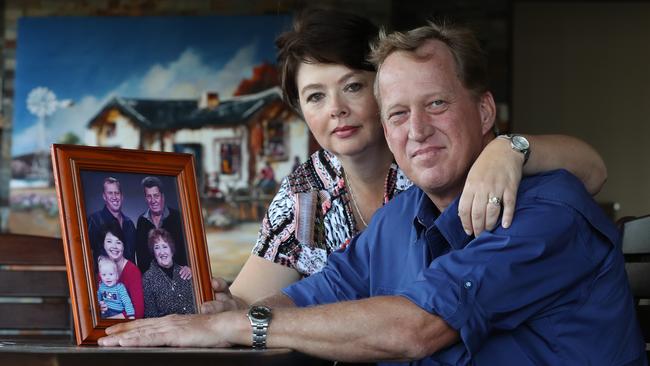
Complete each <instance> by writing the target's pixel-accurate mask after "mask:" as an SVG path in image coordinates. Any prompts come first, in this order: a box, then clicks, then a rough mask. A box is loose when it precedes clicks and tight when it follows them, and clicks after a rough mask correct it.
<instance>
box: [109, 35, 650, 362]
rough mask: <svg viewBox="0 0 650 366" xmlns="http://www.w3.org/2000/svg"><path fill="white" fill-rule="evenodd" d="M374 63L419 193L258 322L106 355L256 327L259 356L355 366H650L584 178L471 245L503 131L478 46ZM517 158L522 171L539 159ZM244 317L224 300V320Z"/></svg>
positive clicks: (242, 338) (132, 329) (184, 329)
mask: <svg viewBox="0 0 650 366" xmlns="http://www.w3.org/2000/svg"><path fill="white" fill-rule="evenodd" d="M375 57H376V59H375V61H376V62H377V63H378V64H379V69H378V70H379V71H378V75H377V80H376V92H377V94H378V97H379V99H380V102H381V103H380V106H381V115H382V121H383V125H384V130H385V134H386V138H387V141H388V144H389V146H390V148H391V151H392V152H393V154H394V156H395V159H396V161H397V163H398V164H399V165H400V167H401V168H402V169H403V170H404V171H405V172H406V174H407V176H408V177H409V178H410V179H411V180H412V181H413V182H414V183H415V184H416V185H417V187H413V188H411V189H409V190H408V191H406V192H404V193H402V194H401V195H400V196H399V197H397V198H396V199H394V200H393V201H391V202H389V203H388V204H387V205H386V206H384V208H382V209H380V210H379V211H377V213H376V214H375V217H374V218H373V221H372V223H371V224H370V226H369V227H368V228H367V229H366V230H365V231H364V232H363V233H362V234H361V235H360V236H358V237H357V238H355V240H353V242H352V243H351V244H350V245H349V246H348V248H347V249H346V250H345V251H342V252H338V253H335V254H333V255H332V256H331V257H330V259H329V262H328V265H327V266H326V267H325V269H324V270H323V271H322V272H321V273H319V274H315V275H313V276H310V277H309V278H307V279H305V280H303V281H300V282H298V283H296V284H294V285H292V286H290V287H288V288H286V289H285V290H284V295H277V296H274V297H272V298H270V299H267V300H266V301H265V304H267V305H269V306H270V308H265V307H260V306H253V307H252V308H251V311H250V312H249V313H248V317H249V320H250V325H249V324H247V323H248V320H247V319H246V318H245V311H241V310H235V311H226V312H223V313H220V314H216V315H201V316H194V317H171V318H165V319H163V320H162V321H161V323H162V324H160V323H158V322H155V323H153V322H142V323H138V322H136V323H125V324H120V325H118V326H115V327H112V328H109V329H108V330H107V333H108V334H111V335H112V336H110V337H108V338H106V339H102V340H100V344H102V345H115V344H121V345H155V344H166V345H195V346H221V347H223V346H228V345H232V344H244V345H250V344H251V326H252V334H253V336H252V340H253V345H254V346H257V347H263V346H264V345H265V344H266V345H268V346H269V347H290V348H294V349H297V350H299V351H302V352H305V353H309V354H313V355H316V356H320V357H324V358H336V359H339V360H343V361H386V360H397V361H413V360H417V361H415V362H413V363H414V364H418V365H440V364H470V363H471V364H476V365H533V364H540V365H559V364H566V365H584V364H598V365H600V364H602V365H615V364H616V365H623V364H645V362H646V361H645V354H644V345H643V343H642V341H641V336H640V331H639V327H638V324H637V323H636V319H635V316H634V309H633V304H632V299H631V295H630V291H629V286H628V285H627V282H626V276H625V271H624V266H623V260H622V255H621V251H620V247H619V245H620V243H619V241H618V235H617V232H616V229H615V228H614V227H613V225H611V223H610V222H609V220H608V219H607V218H606V217H605V216H604V214H603V213H602V211H601V210H600V209H599V208H598V207H597V205H596V204H595V203H594V202H593V200H592V199H591V197H590V196H589V194H588V193H587V192H586V191H585V190H584V187H583V186H582V185H581V183H580V182H579V181H578V180H577V179H576V178H575V177H573V176H571V175H570V174H568V173H566V172H564V171H561V172H552V173H548V174H544V175H539V176H534V177H530V178H526V179H524V180H523V181H522V184H521V186H520V189H519V196H518V198H517V210H518V212H517V215H516V220H515V221H514V222H513V223H512V225H511V226H510V227H509V228H508V229H504V228H503V227H501V226H498V227H497V228H496V229H494V230H493V231H492V232H484V233H482V234H481V235H480V236H479V237H477V238H474V237H470V236H468V235H467V234H466V233H465V232H464V230H463V227H462V224H461V222H460V219H459V218H458V198H457V197H458V195H459V194H460V192H461V190H462V188H463V184H464V180H465V177H466V175H467V172H468V170H469V168H470V166H471V163H472V162H473V161H474V159H475V158H476V157H477V156H478V154H479V153H480V151H481V150H482V148H483V147H484V146H485V145H486V144H487V143H488V142H489V141H491V140H492V139H493V138H494V135H493V133H492V132H491V130H492V126H493V123H494V118H495V105H494V101H493V99H492V95H491V94H490V92H489V91H487V86H486V85H487V83H486V66H485V60H484V58H483V54H482V51H481V50H480V47H479V46H478V42H477V41H476V39H475V38H474V37H473V35H472V34H471V33H469V32H467V31H464V30H461V29H456V28H441V27H439V26H437V25H434V24H430V25H429V26H427V27H422V28H418V29H416V30H413V31H411V32H408V33H406V34H402V33H396V34H393V35H390V36H382V39H381V41H380V43H379V45H378V47H376V50H375ZM504 143H507V141H506V140H505V139H504ZM515 147H516V146H515ZM513 153H516V154H520V155H521V159H522V164H523V162H524V160H525V153H526V148H525V147H521V148H519V149H518V150H517V151H513ZM499 201H500V197H486V205H493V206H494V207H492V206H490V207H491V209H494V210H496V209H498V207H497V205H498V204H499ZM218 285H220V286H222V287H223V284H218ZM293 305H298V306H302V307H306V308H304V309H296V308H291V306H293ZM236 306H237V300H236V299H233V298H228V296H227V294H226V293H221V294H217V302H216V304H213V310H224V309H231V308H234V307H236ZM283 306H284V307H283ZM271 312H272V314H273V315H272V318H271V317H270V314H269V313H271ZM154 324H155V326H156V327H157V328H156V329H154V328H153V325H154ZM163 328H167V329H170V330H167V331H165V330H161V329H163ZM125 331H126V332H125ZM174 333H182V334H185V335H186V337H187V338H186V339H180V337H174Z"/></svg>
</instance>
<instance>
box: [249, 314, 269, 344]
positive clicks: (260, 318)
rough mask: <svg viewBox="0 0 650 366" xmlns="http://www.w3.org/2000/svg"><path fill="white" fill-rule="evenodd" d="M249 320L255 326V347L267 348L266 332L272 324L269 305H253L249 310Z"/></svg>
mask: <svg viewBox="0 0 650 366" xmlns="http://www.w3.org/2000/svg"><path fill="white" fill-rule="evenodd" d="M247 316H248V320H250V322H251V327H253V348H254V349H265V348H266V334H267V332H268V330H269V324H271V308H270V307H268V306H261V305H252V306H251V307H250V309H249V310H248V315H247Z"/></svg>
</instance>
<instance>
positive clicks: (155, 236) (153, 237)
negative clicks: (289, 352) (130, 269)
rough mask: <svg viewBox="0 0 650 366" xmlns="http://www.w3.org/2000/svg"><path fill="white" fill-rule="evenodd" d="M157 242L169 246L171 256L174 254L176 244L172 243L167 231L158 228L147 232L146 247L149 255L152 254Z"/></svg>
mask: <svg viewBox="0 0 650 366" xmlns="http://www.w3.org/2000/svg"><path fill="white" fill-rule="evenodd" d="M158 240H162V241H164V242H165V243H167V244H168V245H169V249H171V251H172V256H173V255H174V254H175V253H176V244H175V243H174V239H172V235H171V234H170V233H169V231H167V230H165V229H162V228H160V229H151V230H150V231H149V237H148V240H147V246H149V252H151V254H153V247H154V245H156V242H158Z"/></svg>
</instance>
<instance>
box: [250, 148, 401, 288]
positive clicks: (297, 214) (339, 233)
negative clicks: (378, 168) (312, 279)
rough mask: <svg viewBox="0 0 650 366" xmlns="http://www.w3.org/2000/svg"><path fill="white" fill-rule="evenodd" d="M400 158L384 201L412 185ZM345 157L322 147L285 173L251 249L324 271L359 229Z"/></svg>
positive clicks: (304, 271)
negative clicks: (343, 164)
mask: <svg viewBox="0 0 650 366" xmlns="http://www.w3.org/2000/svg"><path fill="white" fill-rule="evenodd" d="M411 184H412V183H411V181H410V180H408V178H406V176H405V175H404V173H403V172H402V170H401V169H399V167H398V166H397V164H395V163H393V164H391V166H390V168H389V170H388V174H387V176H386V182H385V185H384V204H385V203H386V202H388V201H389V200H391V199H392V198H393V197H395V196H396V195H397V194H399V193H401V192H402V191H404V190H406V189H407V188H409V187H410V186H411ZM350 199H351V196H350V194H349V191H348V189H347V187H346V183H345V180H344V178H343V172H342V168H341V163H340V162H339V161H338V159H337V158H336V157H335V156H334V155H332V154H331V153H329V152H328V151H326V150H319V151H317V152H315V153H314V154H312V155H311V156H310V157H309V159H308V160H307V161H306V162H304V163H303V164H301V165H300V166H299V167H298V168H297V169H296V170H294V171H293V173H291V174H290V175H289V176H288V177H286V178H285V179H284V180H283V181H282V184H281V185H280V189H279V191H278V193H277V194H276V195H275V197H274V198H273V201H272V202H271V204H270V205H269V208H268V210H267V212H266V215H265V216H264V220H263V221H262V227H261V228H260V233H259V236H258V238H257V243H256V244H255V247H254V248H253V254H254V255H258V256H260V257H263V258H266V259H268V260H270V261H273V262H275V263H280V264H282V265H285V266H287V267H290V268H293V269H295V270H296V271H298V272H299V273H300V274H301V275H302V276H305V277H306V276H309V275H311V274H314V273H317V272H320V270H321V269H322V268H323V267H324V266H325V263H326V262H327V257H328V256H329V255H330V254H331V253H332V252H333V251H335V250H337V249H340V248H343V247H345V246H346V245H347V244H348V243H349V241H350V239H352V237H354V236H355V235H356V234H358V233H359V230H357V229H356V227H357V225H356V222H355V218H354V215H353V214H352V206H351V204H352V202H350Z"/></svg>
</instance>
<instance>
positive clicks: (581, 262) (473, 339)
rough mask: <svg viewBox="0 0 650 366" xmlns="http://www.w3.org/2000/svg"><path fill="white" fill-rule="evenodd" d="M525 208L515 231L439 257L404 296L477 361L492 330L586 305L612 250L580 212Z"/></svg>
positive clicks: (553, 206)
mask: <svg viewBox="0 0 650 366" xmlns="http://www.w3.org/2000/svg"><path fill="white" fill-rule="evenodd" d="M530 203H531V202H529V204H528V205H526V204H521V205H518V206H519V207H523V208H518V209H517V212H516V214H515V220H514V222H513V225H512V226H511V228H510V229H502V228H499V229H496V230H495V231H494V232H484V233H482V234H481V235H480V236H479V237H478V238H476V239H475V240H473V241H472V242H470V243H469V244H468V245H467V246H466V247H465V248H464V249H462V250H455V251H452V252H450V253H448V254H446V255H443V256H441V257H438V258H436V259H435V260H434V261H433V262H432V263H431V264H430V265H429V267H428V268H426V269H425V270H423V271H422V273H421V275H420V276H419V277H418V278H417V279H416V281H414V282H413V283H411V284H410V285H409V286H408V287H407V288H406V289H404V290H403V291H401V292H400V293H398V295H401V296H404V297H407V298H409V299H410V300H411V301H413V302H414V303H416V304H417V305H418V306H420V307H422V308H423V309H425V310H427V311H430V312H432V313H434V314H436V315H438V316H440V317H441V318H442V319H444V320H445V321H446V322H447V323H448V324H449V325H450V326H451V327H452V328H454V329H456V330H458V331H459V333H460V337H461V339H462V341H463V343H464V344H465V347H466V349H467V350H468V351H469V353H470V354H475V352H477V351H478V350H479V349H480V347H481V346H482V344H483V343H484V342H485V340H486V338H487V337H488V335H489V334H490V333H491V332H493V331H498V330H512V329H515V328H516V327H518V326H519V325H521V324H522V323H523V322H525V321H527V320H529V319H531V318H532V317H542V316H544V314H547V313H551V312H553V311H554V308H555V307H556V306H558V304H561V303H563V302H571V301H581V298H582V297H584V296H587V295H588V291H579V290H577V289H576V288H577V286H578V285H579V284H580V283H590V282H591V281H590V278H592V279H593V277H595V276H596V272H597V271H595V268H596V267H597V266H598V265H599V263H600V262H601V261H602V260H603V258H605V257H606V256H607V253H608V252H609V251H610V250H611V249H612V248H613V246H612V245H611V243H610V242H609V241H607V240H606V239H604V237H602V236H600V235H599V234H598V233H597V232H596V231H595V230H592V228H591V227H590V226H589V224H588V223H587V221H586V220H585V219H584V218H583V217H582V216H581V215H580V214H579V213H578V212H577V211H575V210H573V209H572V208H569V207H567V206H563V205H561V204H556V203H540V201H539V200H535V201H534V202H532V204H530Z"/></svg>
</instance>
